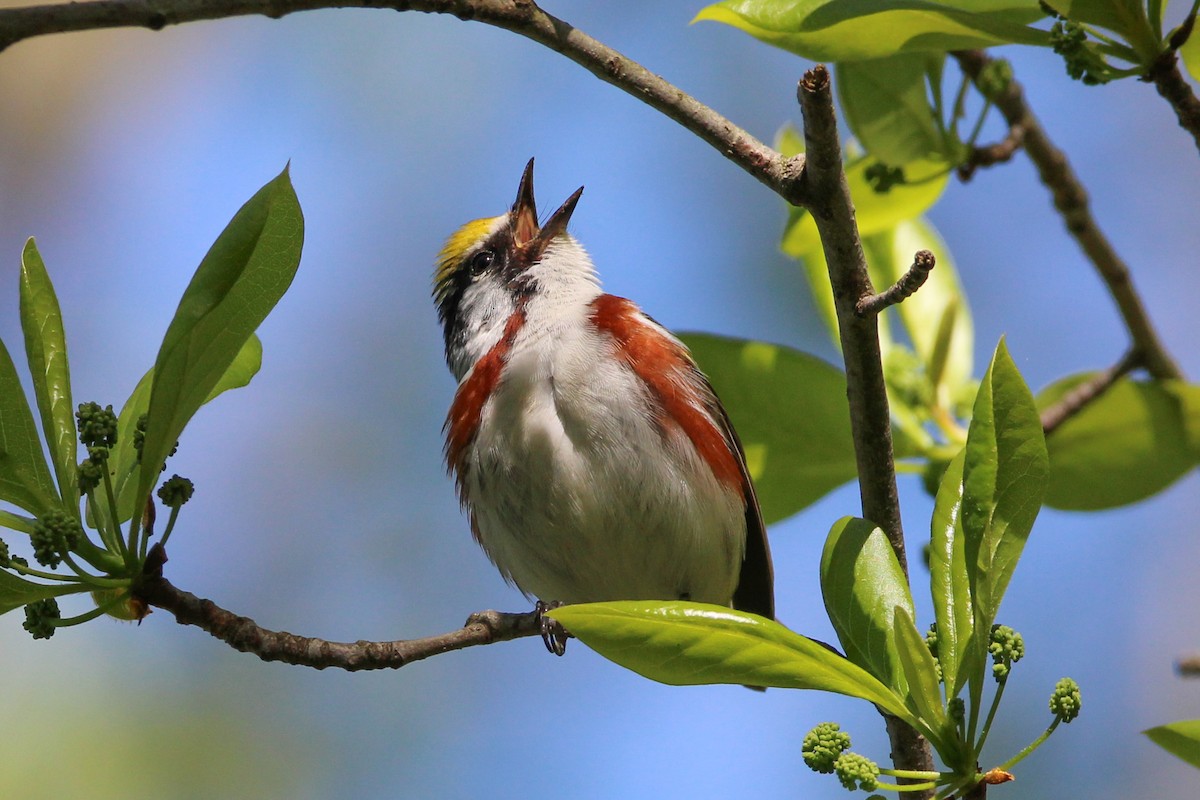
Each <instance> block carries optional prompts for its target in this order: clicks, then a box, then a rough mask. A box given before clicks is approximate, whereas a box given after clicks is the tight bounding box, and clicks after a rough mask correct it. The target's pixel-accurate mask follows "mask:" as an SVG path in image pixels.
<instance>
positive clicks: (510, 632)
mask: <svg viewBox="0 0 1200 800" xmlns="http://www.w3.org/2000/svg"><path fill="white" fill-rule="evenodd" d="M134 596H135V597H136V598H138V599H140V600H142V601H144V602H145V603H147V604H148V605H151V606H155V607H156V608H161V609H163V610H164V611H167V612H169V613H171V614H172V615H174V617H175V621H176V622H178V623H179V624H180V625H195V626H196V627H198V628H201V629H203V630H206V631H208V632H209V633H210V634H212V635H213V636H215V637H216V638H218V639H220V640H221V641H223V642H225V643H226V644H228V645H229V646H230V647H232V648H234V649H235V650H240V651H241V652H243V653H253V654H254V655H256V656H258V657H259V658H261V659H262V660H263V661H282V662H284V663H285V664H296V665H298V666H302V667H313V668H315V669H325V668H327V667H336V668H338V669H344V670H347V671H349V672H356V671H358V670H366V669H399V668H400V667H403V666H405V665H407V664H411V663H412V662H414V661H420V660H422V659H425V658H429V657H430V656H436V655H439V654H441V653H449V652H450V651H452V650H462V649H464V648H467V647H474V646H476V645H481V644H493V643H495V642H506V641H509V640H510V639H520V638H523V637H526V636H537V635H539V634H540V633H541V624H540V621H539V618H538V615H537V614H536V613H535V612H532V611H531V612H529V613H527V614H506V613H503V612H500V611H481V612H479V613H476V614H472V615H471V616H470V618H468V619H467V622H466V624H465V625H464V626H463V627H462V628H460V629H458V630H456V631H450V632H449V633H443V634H441V635H439V636H426V637H423V638H420V639H398V640H396V641H394V642H366V641H358V642H352V643H351V642H329V641H326V640H324V639H316V638H313V637H311V636H297V635H296V634H294V633H287V632H286V631H272V630H267V629H266V628H263V627H260V626H259V625H258V623H256V622H255V621H254V620H252V619H250V618H249V617H242V616H238V615H237V614H234V613H233V612H232V611H226V610H225V609H223V608H221V607H220V606H218V605H217V604H216V603H214V602H213V601H211V600H205V599H203V598H200V597H197V596H196V595H194V594H192V593H191V592H185V591H183V590H182V589H178V588H176V587H175V586H174V585H173V584H171V582H170V581H168V580H167V579H166V578H164V577H162V576H161V575H157V576H147V577H145V578H144V579H143V580H142V582H141V583H140V585H139V586H138V587H137V588H136V590H135V594H134Z"/></svg>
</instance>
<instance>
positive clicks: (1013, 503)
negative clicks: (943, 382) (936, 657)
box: [962, 339, 1050, 634]
mask: <svg viewBox="0 0 1200 800" xmlns="http://www.w3.org/2000/svg"><path fill="white" fill-rule="evenodd" d="M1049 472H1050V462H1049V457H1048V456H1047V454H1046V441H1045V438H1044V437H1043V436H1042V425H1041V421H1040V420H1039V418H1038V412H1037V407H1036V406H1035V405H1034V402H1033V395H1031V394H1030V392H1029V387H1027V386H1026V385H1025V381H1024V380H1022V378H1021V374H1020V373H1019V372H1018V371H1017V367H1016V364H1014V363H1013V360H1012V357H1011V356H1009V354H1008V348H1007V346H1006V345H1005V344H1004V340H1003V339H1001V340H1000V343H999V345H997V347H996V353H995V356H994V357H993V358H992V363H991V365H990V366H989V367H988V371H987V373H986V374H985V375H984V376H983V381H982V382H981V384H980V386H979V394H978V396H977V397H976V399H975V411H974V416H973V417H972V419H971V428H970V431H969V432H968V434H967V445H966V452H965V455H964V461H963V498H962V526H963V535H964V537H965V544H966V547H965V552H966V565H967V571H968V575H969V577H970V583H971V597H972V598H973V600H974V604H975V630H976V631H977V632H978V633H980V634H982V632H983V631H990V630H991V626H992V623H993V622H995V619H996V611H997V610H998V609H999V607H1000V601H1001V600H1002V599H1003V597H1004V590H1005V589H1007V588H1008V582H1009V581H1010V580H1011V579H1012V575H1013V571H1014V570H1015V569H1016V566H1017V560H1018V559H1019V558H1020V557H1021V550H1022V549H1023V548H1024V547H1025V540H1026V539H1027V538H1028V536H1029V532H1030V530H1032V528H1033V522H1034V520H1035V519H1036V518H1037V514H1038V511H1039V509H1040V508H1041V505H1042V498H1043V496H1044V495H1045V491H1046V480H1047V477H1048V475H1049Z"/></svg>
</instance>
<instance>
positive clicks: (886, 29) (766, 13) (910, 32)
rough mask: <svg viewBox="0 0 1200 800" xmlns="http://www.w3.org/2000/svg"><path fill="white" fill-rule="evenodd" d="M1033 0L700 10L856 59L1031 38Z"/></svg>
mask: <svg viewBox="0 0 1200 800" xmlns="http://www.w3.org/2000/svg"><path fill="white" fill-rule="evenodd" d="M1043 16H1045V14H1044V13H1043V12H1042V10H1041V9H1040V8H1039V6H1038V4H1037V2H1036V0H944V1H943V2H932V1H931V0H725V1H724V2H720V3H714V4H713V5H710V6H707V7H706V8H704V9H702V10H701V11H700V13H699V14H697V15H696V19H695V20H693V22H695V21H698V20H714V21H716V22H723V23H725V24H727V25H731V26H733V27H735V28H737V29H739V30H742V31H745V32H746V33H748V34H750V35H751V36H753V37H755V38H756V39H758V40H760V41H762V42H766V43H767V44H770V45H774V46H775V47H780V48H783V49H784V50H788V51H790V52H793V53H796V54H797V55H801V56H803V57H805V58H808V59H811V60H813V61H861V60H863V59H868V58H882V57H884V56H890V55H894V54H896V53H928V52H942V53H944V52H948V51H950V50H970V49H975V48H984V47H993V46H995V45H1001V44H1008V43H1015V44H1035V45H1042V44H1045V43H1046V42H1047V41H1048V35H1047V34H1046V33H1045V31H1041V30H1037V29H1035V28H1031V27H1029V23H1031V22H1036V21H1037V20H1039V19H1041V18H1042V17H1043Z"/></svg>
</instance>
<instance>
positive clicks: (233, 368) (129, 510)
mask: <svg viewBox="0 0 1200 800" xmlns="http://www.w3.org/2000/svg"><path fill="white" fill-rule="evenodd" d="M261 366H262V342H261V341H260V340H259V338H258V337H257V336H255V335H253V334H251V336H250V338H249V339H247V340H246V343H245V344H244V345H243V346H242V349H241V350H240V351H238V354H237V356H236V357H235V358H234V359H233V363H232V364H230V365H229V369H227V370H226V371H225V374H224V375H222V376H221V379H220V380H219V381H217V385H216V386H215V387H213V390H212V391H211V392H209V395H208V397H207V398H206V399H205V401H204V402H205V403H208V402H210V401H212V400H213V399H214V398H216V397H217V396H218V395H220V394H221V393H222V392H226V391H228V390H230V389H238V388H241V387H242V386H245V385H247V384H248V383H250V380H251V379H252V378H253V377H254V376H255V375H256V374H257V373H258V370H259V368H260V367H261ZM153 381H154V369H153V368H151V369H150V370H148V371H147V372H146V374H145V375H143V376H142V379H141V380H140V381H138V384H137V387H136V388H135V389H134V390H133V393H132V394H131V395H130V396H129V399H128V400H126V401H125V405H124V406H123V407H122V408H121V413H120V416H118V417H117V446H116V448H115V449H114V451H113V454H112V456H111V457H110V458H109V462H108V464H109V474H110V475H111V476H112V481H113V487H114V489H115V492H116V495H117V510H118V514H119V519H120V521H121V522H124V521H125V520H127V519H129V518H130V517H132V516H133V508H134V503H135V502H136V500H137V481H136V480H134V479H133V478H134V476H135V475H136V474H137V472H136V470H137V466H138V461H137V451H136V450H134V448H133V432H134V428H135V426H136V425H137V421H138V418H139V417H140V416H141V415H142V414H145V413H146V411H147V409H149V407H150V389H151V386H152V385H153ZM96 500H97V502H99V503H101V508H102V509H104V513H105V514H107V513H108V511H107V499H106V497H105V496H104V494H103V492H100V493H97V495H96ZM88 511H89V518H91V516H92V514H94V513H95V510H94V509H91V508H89V509H88Z"/></svg>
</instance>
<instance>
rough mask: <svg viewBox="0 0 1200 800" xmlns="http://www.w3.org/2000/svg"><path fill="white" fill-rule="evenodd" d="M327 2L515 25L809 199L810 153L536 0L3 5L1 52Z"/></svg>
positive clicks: (105, 0) (150, 0) (767, 179)
mask: <svg viewBox="0 0 1200 800" xmlns="http://www.w3.org/2000/svg"><path fill="white" fill-rule="evenodd" d="M323 8H374V9H393V10H396V11H421V12H426V13H437V14H453V15H454V16H456V17H458V18H459V19H462V20H475V21H478V22H483V23H486V24H488V25H494V26H496V27H498V28H503V29H505V30H509V31H512V32H513V33H517V34H520V35H521V36H524V37H526V38H529V39H532V40H533V41H535V42H538V43H539V44H543V45H545V46H546V47H549V48H550V49H551V50H554V51H555V52H558V53H561V54H562V55H564V56H566V57H567V58H569V59H571V60H572V61H574V62H575V63H577V64H579V65H580V66H582V67H583V68H584V69H586V70H588V71H589V72H591V73H592V74H593V75H595V76H596V77H598V78H600V79H601V80H603V81H605V82H607V83H611V84H612V85H613V86H616V87H617V88H619V89H621V90H622V91H624V92H626V93H628V94H630V95H632V96H633V97H636V98H637V99H639V100H641V101H642V102H644V103H646V104H647V105H649V106H651V107H652V108H654V109H656V110H657V111H660V112H661V113H663V114H664V115H666V116H667V117H669V118H670V119H672V120H674V121H675V122H678V123H679V124H680V125H682V126H683V127H684V128H686V129H687V130H689V131H691V132H692V133H694V134H696V136H698V137H700V138H701V139H703V140H704V141H705V142H708V143H709V144H710V145H712V146H713V147H714V148H716V150H717V151H718V152H720V153H721V154H722V155H723V156H725V157H726V158H728V159H729V160H730V161H732V162H734V163H735V164H737V165H738V166H739V167H741V168H742V169H744V170H745V171H746V172H748V173H749V174H750V175H752V176H753V177H755V178H756V179H758V180H759V181H761V182H762V183H763V184H765V185H766V186H768V187H769V188H770V189H771V190H772V191H774V192H776V193H777V194H779V195H780V196H781V197H783V199H785V200H787V201H788V202H789V203H791V204H792V205H803V196H802V195H801V194H800V191H801V190H800V174H801V171H802V169H803V166H804V157H803V156H796V157H794V158H790V159H788V158H784V157H783V156H782V155H781V154H780V153H778V152H776V151H775V150H774V149H772V148H771V147H768V146H767V145H765V144H763V143H762V142H760V141H759V140H758V139H756V138H755V137H753V136H751V135H750V134H749V133H747V132H746V131H744V130H742V129H741V128H740V127H738V126H737V125H734V124H733V123H732V122H730V121H729V120H728V119H726V118H725V117H723V116H722V115H720V114H718V113H717V112H716V111H714V110H713V109H711V108H709V107H708V106H706V105H704V104H703V103H701V102H699V101H698V100H696V99H695V98H694V97H692V96H691V95H688V94H686V93H685V92H682V91H680V90H679V89H678V88H677V87H675V86H674V85H672V84H670V83H668V82H667V81H666V80H664V79H663V78H660V77H659V76H657V75H655V74H654V73H652V72H650V70H648V69H646V68H645V67H643V66H642V65H641V64H638V63H637V62H636V61H633V60H631V59H629V58H626V57H625V56H623V55H621V54H620V53H618V52H617V51H616V50H613V49H612V48H610V47H608V46H607V45H604V44H602V43H600V42H598V41H596V40H595V39H593V38H592V37H590V36H588V35H587V34H586V33H584V32H582V31H580V30H578V29H577V28H574V27H572V26H571V25H569V24H568V23H566V22H564V21H562V20H560V19H558V18H556V17H553V16H551V15H550V14H547V13H546V12H545V11H543V10H542V9H540V8H538V6H537V5H536V4H535V3H534V2H533V0H171V2H165V1H162V0H160V1H158V2H156V0H91V2H77V3H63V4H59V5H43V6H29V7H26V8H9V9H0V51H3V50H4V49H5V48H6V47H8V46H10V45H12V44H15V43H16V42H20V41H23V40H25V39H29V38H32V37H34V36H41V35H44V34H51V33H65V32H68V31H83V30H96V29H101V28H121V27H142V28H149V29H151V30H161V29H162V28H165V27H167V26H168V25H179V24H182V23H185V22H193V21H197V20H210V19H224V18H228V17H238V16H247V15H262V16H267V17H271V18H275V19H277V18H279V17H283V16H286V15H288V14H292V13H295V12H299V11H311V10H315V9H323Z"/></svg>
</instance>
